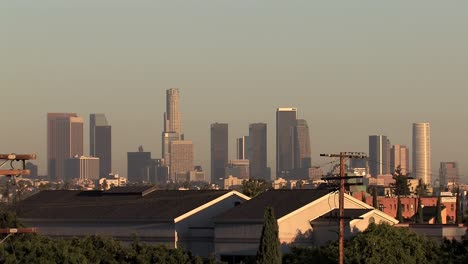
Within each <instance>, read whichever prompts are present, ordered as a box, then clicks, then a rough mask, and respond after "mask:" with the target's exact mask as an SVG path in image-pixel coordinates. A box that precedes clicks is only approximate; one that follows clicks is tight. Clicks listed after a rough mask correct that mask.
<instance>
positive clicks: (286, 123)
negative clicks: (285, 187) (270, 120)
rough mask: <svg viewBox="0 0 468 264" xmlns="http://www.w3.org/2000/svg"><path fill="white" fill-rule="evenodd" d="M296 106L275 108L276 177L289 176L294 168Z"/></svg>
mask: <svg viewBox="0 0 468 264" xmlns="http://www.w3.org/2000/svg"><path fill="white" fill-rule="evenodd" d="M296 119H297V108H278V109H277V110H276V178H279V177H282V178H286V179H288V178H290V177H291V175H292V173H293V169H294V127H295V125H296Z"/></svg>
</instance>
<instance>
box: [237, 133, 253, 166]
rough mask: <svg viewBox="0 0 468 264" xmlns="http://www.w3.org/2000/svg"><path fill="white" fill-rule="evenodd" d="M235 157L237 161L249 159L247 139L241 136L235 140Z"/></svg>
mask: <svg viewBox="0 0 468 264" xmlns="http://www.w3.org/2000/svg"><path fill="white" fill-rule="evenodd" d="M236 147H237V151H236V153H237V155H236V158H237V159H238V160H247V159H249V149H250V147H249V137H248V136H243V137H241V138H237V139H236Z"/></svg>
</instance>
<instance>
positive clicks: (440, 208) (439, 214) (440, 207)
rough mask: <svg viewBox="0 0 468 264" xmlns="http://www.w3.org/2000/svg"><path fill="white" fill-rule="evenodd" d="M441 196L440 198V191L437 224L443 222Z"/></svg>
mask: <svg viewBox="0 0 468 264" xmlns="http://www.w3.org/2000/svg"><path fill="white" fill-rule="evenodd" d="M440 200H441V198H440V192H439V195H438V196H437V205H436V219H435V223H436V224H439V225H440V224H442V203H441V201H440Z"/></svg>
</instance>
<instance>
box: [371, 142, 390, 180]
mask: <svg viewBox="0 0 468 264" xmlns="http://www.w3.org/2000/svg"><path fill="white" fill-rule="evenodd" d="M369 169H370V174H371V176H372V177H374V178H375V177H377V176H378V175H385V174H389V173H390V140H388V138H387V137H386V136H382V135H374V136H369Z"/></svg>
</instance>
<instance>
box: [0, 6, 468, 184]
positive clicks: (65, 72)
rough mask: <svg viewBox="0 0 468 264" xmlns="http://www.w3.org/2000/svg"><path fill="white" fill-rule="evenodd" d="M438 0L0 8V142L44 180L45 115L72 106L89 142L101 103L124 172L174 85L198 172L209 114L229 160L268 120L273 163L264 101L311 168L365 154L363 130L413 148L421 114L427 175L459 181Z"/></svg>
mask: <svg viewBox="0 0 468 264" xmlns="http://www.w3.org/2000/svg"><path fill="white" fill-rule="evenodd" d="M454 2H455V1H454ZM454 2H453V3H454ZM421 3H424V5H421ZM449 3H452V1H444V2H443V3H442V2H440V1H424V2H422V1H415V2H411V3H408V2H406V1H392V3H385V4H384V3H377V2H375V1H363V2H362V3H360V5H359V7H357V6H354V4H353V3H351V2H344V1H343V3H340V4H339V5H338V4H337V3H314V2H312V1H300V2H295V3H283V2H279V1H278V2H276V1H265V2H262V1H257V2H252V1H204V2H201V3H195V2H193V3H191V2H189V3H187V2H182V1H170V2H166V3H159V2H158V3H153V2H147V1H136V2H132V3H130V2H124V1H100V2H99V3H96V2H95V1H79V2H78V1H76V2H74V3H65V2H58V1H57V2H56V1H40V2H29V3H28V4H27V5H26V4H24V3H23V2H17V1H15V2H13V1H10V2H3V3H0V22H1V23H0V34H1V35H2V36H4V38H3V40H4V41H2V42H1V43H0V55H1V58H2V60H1V62H0V86H1V87H2V92H3V93H2V95H3V97H2V98H3V101H2V103H3V104H2V112H3V122H2V123H3V125H4V127H6V129H2V130H0V136H1V137H2V138H3V140H2V141H1V143H0V148H2V152H5V153H8V152H17V153H20V152H24V153H36V154H38V161H37V164H38V165H39V169H40V172H41V173H42V174H44V173H46V114H47V113H48V112H76V113H77V114H78V115H79V116H81V117H83V118H84V119H85V129H84V131H85V142H88V140H89V138H88V134H87V133H86V131H88V125H89V123H88V116H89V114H90V113H104V114H106V116H107V119H108V120H109V122H110V124H111V125H112V127H113V167H114V170H115V171H116V172H119V173H121V174H123V175H125V173H126V154H127V152H129V151H137V148H138V146H139V145H143V147H144V149H145V150H146V151H151V152H152V153H153V157H154V158H160V155H161V154H160V153H161V132H162V131H163V113H164V111H165V107H166V105H165V103H166V101H165V91H166V90H167V89H169V88H172V87H176V88H179V89H180V91H181V102H180V110H181V112H182V122H183V131H184V134H185V135H186V137H187V138H188V139H190V140H192V141H193V143H194V147H195V162H194V163H195V164H200V165H202V166H203V168H204V169H205V170H206V171H208V175H209V173H210V172H209V169H210V124H211V123H215V122H223V123H228V124H229V143H230V150H229V151H230V158H234V153H235V146H234V144H235V139H236V138H237V137H241V136H244V135H247V134H248V125H249V123H255V122H264V123H267V124H268V166H269V167H271V168H274V167H275V111H276V108H277V107H297V108H298V117H299V118H301V119H305V120H307V122H308V125H309V129H310V137H311V149H312V163H313V164H320V163H323V162H324V161H328V160H322V159H320V158H319V153H324V152H325V153H328V152H339V151H364V152H367V151H368V136H369V135H374V134H384V135H386V136H388V138H389V139H390V140H391V142H392V144H393V143H394V144H404V145H408V146H410V148H411V143H412V142H411V140H412V139H411V136H412V123H414V122H429V123H431V140H432V171H437V169H438V167H439V166H438V164H439V162H441V161H458V162H459V164H460V172H461V175H465V174H466V168H467V167H468V160H467V158H466V157H467V156H468V143H467V140H466V135H467V134H468V122H467V121H468V118H467V112H468V110H467V107H466V106H464V103H466V98H468V97H467V92H466V89H465V87H466V86H467V84H468V77H467V75H466V72H467V68H468V67H467V66H468V65H467V58H468V49H467V48H466V47H468V45H467V44H468V39H467V37H466V36H467V35H468V34H467V33H468V32H467V31H468V17H466V14H465V12H464V11H465V10H466V7H468V3H465V2H457V5H450V4H449ZM84 145H85V153H86V154H87V153H89V150H88V144H84Z"/></svg>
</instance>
